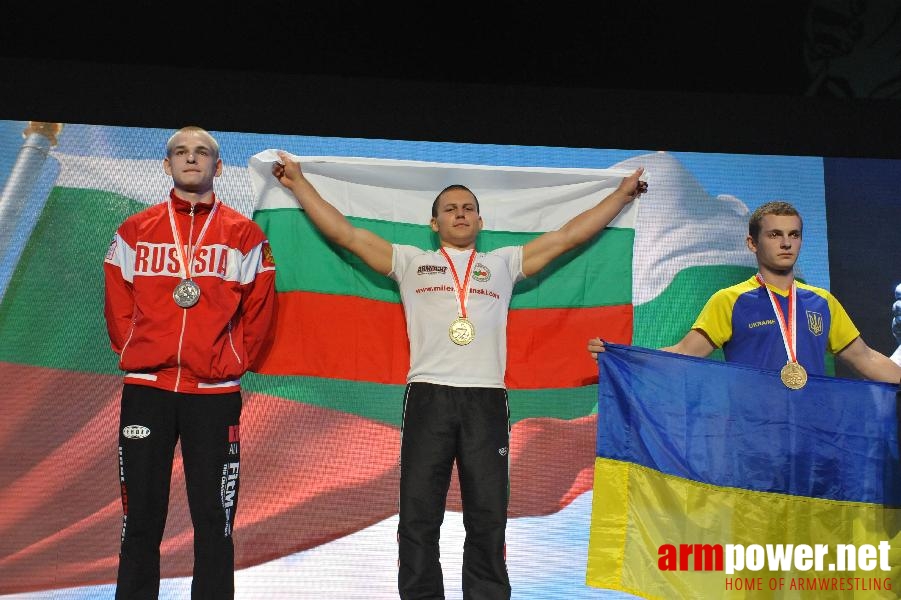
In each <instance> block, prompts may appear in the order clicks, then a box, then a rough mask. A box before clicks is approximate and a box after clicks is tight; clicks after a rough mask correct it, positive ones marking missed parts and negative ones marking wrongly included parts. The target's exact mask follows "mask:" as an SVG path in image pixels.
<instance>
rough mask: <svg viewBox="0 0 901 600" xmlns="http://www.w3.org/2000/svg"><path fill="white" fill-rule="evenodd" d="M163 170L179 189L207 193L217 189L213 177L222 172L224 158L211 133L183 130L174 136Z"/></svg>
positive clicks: (194, 192)
mask: <svg viewBox="0 0 901 600" xmlns="http://www.w3.org/2000/svg"><path fill="white" fill-rule="evenodd" d="M163 169H164V170H165V171H166V174H167V175H170V176H171V177H172V181H173V183H174V186H175V189H177V190H183V191H185V192H190V193H193V194H204V193H206V192H209V191H211V190H212V189H213V179H214V178H216V177H218V176H219V175H220V174H221V173H222V160H221V159H220V158H219V156H218V154H217V153H216V150H215V146H214V145H213V141H212V140H211V139H210V138H209V136H208V135H205V134H204V133H202V132H199V131H182V132H180V133H178V134H176V136H175V137H174V138H173V139H172V146H171V150H170V152H169V155H168V156H167V157H166V158H165V159H164V160H163Z"/></svg>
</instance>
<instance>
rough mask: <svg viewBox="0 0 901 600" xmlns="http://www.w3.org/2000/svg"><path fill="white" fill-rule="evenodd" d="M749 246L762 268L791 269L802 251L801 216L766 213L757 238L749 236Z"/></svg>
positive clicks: (777, 271)
mask: <svg viewBox="0 0 901 600" xmlns="http://www.w3.org/2000/svg"><path fill="white" fill-rule="evenodd" d="M748 248H749V249H750V250H751V252H753V253H754V254H756V255H757V264H758V265H759V266H760V268H761V269H765V270H768V271H772V272H775V273H787V272H789V271H791V270H792V269H793V268H794V266H795V262H797V260H798V254H800V252H801V218H800V217H798V216H797V215H764V216H763V218H762V219H761V220H760V233H759V234H758V235H757V239H756V240H755V239H754V238H752V237H751V236H748Z"/></svg>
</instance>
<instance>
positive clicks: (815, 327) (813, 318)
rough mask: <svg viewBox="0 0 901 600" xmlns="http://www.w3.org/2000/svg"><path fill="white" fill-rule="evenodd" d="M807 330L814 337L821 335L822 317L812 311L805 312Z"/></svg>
mask: <svg viewBox="0 0 901 600" xmlns="http://www.w3.org/2000/svg"><path fill="white" fill-rule="evenodd" d="M807 329H809V330H810V333H812V334H814V335H822V334H823V315H821V314H820V313H818V312H814V311H812V310H808V311H807Z"/></svg>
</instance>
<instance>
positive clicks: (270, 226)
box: [0, 125, 752, 598]
mask: <svg viewBox="0 0 901 600" xmlns="http://www.w3.org/2000/svg"><path fill="white" fill-rule="evenodd" d="M170 133H171V132H169V131H156V130H140V129H135V128H119V127H101V126H86V125H66V126H65V127H64V128H63V130H62V133H61V135H60V143H59V146H58V147H56V148H54V150H53V151H52V153H51V156H52V159H53V160H52V161H48V168H46V169H45V173H44V174H43V175H42V177H44V178H45V179H46V180H47V181H46V187H45V188H44V190H43V193H42V194H41V199H40V205H39V206H38V207H37V208H36V209H35V211H36V213H38V214H37V215H36V219H35V221H36V222H35V225H34V229H33V232H32V233H31V234H30V237H29V238H28V240H27V243H24V244H23V249H22V251H21V253H20V254H19V255H18V256H17V257H16V258H15V260H14V261H12V260H11V261H10V262H8V263H6V264H5V265H4V266H9V267H10V270H11V271H12V274H11V277H10V278H9V283H8V286H7V287H6V292H5V294H4V295H3V298H2V303H0V378H2V380H3V381H4V394H5V396H4V411H5V412H4V415H5V417H4V419H3V420H2V422H0V452H3V453H4V454H5V455H7V456H15V457H17V458H16V460H14V461H7V462H6V463H5V464H4V466H3V467H2V469H0V504H2V505H3V506H4V507H6V508H5V509H4V510H3V511H2V512H0V594H5V593H16V592H24V591H34V590H47V589H52V588H59V587H68V586H88V585H94V584H98V583H110V582H111V581H114V580H115V572H116V565H117V553H118V536H119V529H120V527H121V511H122V507H121V500H120V498H119V482H118V472H117V469H116V464H115V456H116V439H117V434H116V432H117V428H118V427H117V426H118V412H119V393H120V391H121V385H122V377H121V375H122V374H121V372H119V371H118V369H117V368H116V357H115V355H114V354H113V353H112V352H111V351H110V349H109V345H108V340H107V337H106V331H105V327H104V324H103V316H102V303H103V281H102V274H101V265H102V262H103V257H104V255H105V253H106V250H107V247H108V245H109V241H110V239H111V238H112V235H113V232H114V231H115V229H116V227H117V226H118V225H119V224H120V223H121V222H122V220H123V219H125V218H126V217H128V216H129V215H131V214H134V213H136V212H138V211H140V210H142V209H144V208H146V207H147V206H148V205H150V204H155V203H158V202H161V201H163V200H165V198H166V197H167V194H168V191H169V187H170V186H171V179H170V178H168V177H167V176H166V175H165V173H164V172H163V170H162V165H161V155H162V148H163V147H164V144H165V140H166V139H167V136H168V135H169V134H170ZM16 135H17V136H18V135H19V132H18V131H17V132H16ZM228 135H230V136H232V137H231V138H230V139H229V140H228V142H227V143H225V144H224V145H223V147H224V148H235V147H240V148H248V150H246V151H237V152H235V151H233V154H232V155H230V157H227V160H226V166H225V169H224V172H223V174H222V177H220V178H219V179H217V180H216V183H215V185H216V191H217V195H219V196H220V197H221V198H222V199H223V201H225V202H226V203H228V204H229V205H231V206H233V207H235V208H237V209H238V210H240V211H241V212H243V213H244V214H246V215H248V216H250V215H254V218H255V219H256V221H257V222H258V223H259V224H260V225H261V226H262V227H263V228H264V230H265V231H266V232H267V234H268V236H269V239H270V241H271V244H272V248H273V251H274V253H275V259H276V263H277V290H278V292H279V294H278V295H279V302H280V312H279V320H278V324H277V329H276V332H275V345H274V348H273V350H272V352H271V354H270V355H269V357H268V361H267V362H266V363H265V364H264V365H263V371H264V373H263V374H256V373H254V374H249V375H247V376H246V377H244V378H243V380H242V386H243V390H244V399H245V403H244V411H243V414H242V423H241V430H242V431H241V433H242V443H243V445H244V448H243V452H242V459H243V460H242V462H244V464H242V484H241V497H240V502H241V507H240V510H239V512H238V517H237V522H236V529H235V542H236V553H235V555H236V564H237V566H238V568H239V569H241V570H243V571H244V572H249V571H251V570H252V569H250V567H253V566H260V567H265V566H266V565H270V564H273V563H276V562H277V561H278V560H279V559H283V558H286V557H291V556H294V555H296V554H297V553H303V556H304V557H305V558H304V560H305V561H314V560H320V559H321V560H323V561H325V562H323V563H321V564H323V565H328V566H329V568H330V569H332V568H335V565H339V564H344V563H346V562H348V561H347V559H348V557H349V556H351V555H348V554H347V550H346V548H347V547H348V545H347V544H343V542H344V541H347V540H350V541H349V542H347V543H348V544H355V542H354V540H356V539H358V538H356V537H355V536H358V535H363V536H371V537H369V538H367V539H371V540H374V541H373V542H372V545H371V546H369V545H367V546H365V548H362V547H358V546H356V545H354V546H353V548H354V552H363V551H364V550H365V552H367V553H368V554H366V556H368V557H369V558H371V559H372V560H374V561H382V562H380V563H378V564H383V565H385V567H384V568H383V569H380V570H379V572H378V575H379V576H380V577H382V579H379V580H378V582H375V580H373V579H371V578H367V579H365V581H364V582H363V583H362V584H361V585H364V584H365V585H367V586H370V587H372V586H373V585H374V586H375V588H377V589H375V588H373V589H372V590H371V593H364V592H361V594H364V595H365V596H366V597H372V598H382V597H385V598H389V597H396V583H395V582H394V581H393V580H394V574H393V573H392V569H393V568H394V566H395V565H396V547H395V546H394V544H393V540H394V537H393V532H391V531H389V533H388V534H387V535H385V534H384V529H388V530H390V529H391V527H390V519H391V518H393V517H396V513H397V489H398V480H397V478H398V469H397V458H398V456H399V445H400V444H399V438H400V435H399V432H400V423H401V417H402V415H401V411H402V406H401V404H402V397H403V386H404V379H405V375H406V370H407V368H408V366H409V356H408V354H407V352H408V350H407V340H406V329H405V326H404V322H403V312H402V310H401V306H400V304H399V297H398V295H397V289H396V284H395V283H394V282H393V281H391V280H390V279H388V278H387V277H384V276H381V275H378V274H376V273H374V272H372V271H369V270H368V269H367V268H366V267H365V266H363V265H362V264H361V263H360V262H359V261H358V260H357V259H356V258H355V257H354V256H352V255H349V254H348V253H346V252H344V251H343V250H340V249H338V248H335V247H333V246H331V245H329V244H328V243H326V242H325V241H324V240H323V239H322V237H321V236H320V235H319V234H318V233H316V231H315V230H314V229H313V227H312V226H311V225H310V223H309V222H308V220H307V219H306V216H305V215H304V213H303V212H302V211H301V210H299V208H298V206H297V203H296V202H295V201H294V200H293V198H292V197H291V196H290V195H289V194H288V193H287V191H286V190H284V189H281V186H280V184H278V182H277V181H275V179H274V178H273V177H272V176H271V174H270V173H269V165H268V163H266V162H265V161H264V160H263V159H264V158H266V156H265V155H264V156H257V157H256V158H253V159H252V158H251V157H253V156H254V153H256V152H258V150H259V149H260V148H267V147H273V144H274V143H276V142H277V143H279V144H286V143H287V142H292V141H296V142H297V144H298V145H303V147H305V148H313V149H315V150H322V151H323V152H322V153H323V154H324V153H325V152H326V151H334V150H335V145H334V142H332V141H330V140H323V139H312V138H310V139H308V138H302V137H300V136H298V137H297V138H294V137H291V138H289V139H285V138H283V137H280V138H278V139H277V140H276V139H270V138H269V137H266V138H265V139H264V140H263V141H261V140H260V139H259V138H258V137H257V136H253V135H246V137H245V135H244V134H228ZM221 137H225V134H223V135H222V136H221ZM221 137H220V139H221ZM17 140H19V142H20V140H21V138H20V137H18V138H17ZM356 143H357V144H363V142H361V141H359V140H357V141H356ZM373 144H375V142H373ZM364 145H365V144H364ZM288 147H289V148H290V147H291V146H290V145H288ZM354 147H356V146H354ZM453 147H454V148H457V146H453ZM367 148H368V146H367ZM6 150H9V149H3V148H0V151H6ZM17 151H18V146H16V147H13V148H11V150H9V152H10V153H11V154H12V155H13V159H11V160H14V157H15V154H16V152H17ZM311 154H312V153H311ZM401 154H402V155H404V156H415V155H416V153H415V152H414V151H413V150H411V149H406V150H405V152H404V153H401ZM448 154H451V153H450V152H448ZM463 156H468V155H466V154H465V153H464V154H463ZM236 157H237V158H236ZM268 159H269V160H272V159H274V157H273V156H271V155H270V156H269V157H268ZM511 160H512V159H511ZM304 161H305V162H304V168H305V171H306V172H307V174H308V175H309V177H310V179H311V180H312V181H313V182H314V184H315V185H316V186H317V187H318V188H319V189H320V191H322V193H323V195H324V196H325V197H326V198H327V199H328V200H330V201H332V202H333V203H335V205H336V206H337V207H338V208H339V210H341V211H342V212H343V213H344V214H346V215H348V216H349V218H350V219H351V220H352V221H353V222H354V223H356V224H359V225H360V226H363V227H369V228H372V229H373V230H374V231H376V232H377V233H379V234H380V235H382V236H383V237H385V238H386V239H388V240H389V241H392V242H398V243H406V244H413V245H417V246H420V247H423V248H429V247H435V246H434V244H435V243H436V240H435V239H434V236H433V235H432V234H431V233H430V231H429V229H428V228H427V223H428V220H429V217H430V210H431V202H432V200H433V199H434V197H435V195H436V194H437V192H438V191H439V190H441V189H442V188H443V187H445V186H446V185H448V184H450V183H463V184H465V185H468V186H469V187H471V188H472V189H473V190H474V191H475V192H476V194H478V196H479V199H480V202H481V213H482V216H483V218H484V221H485V230H484V231H483V233H482V234H481V236H480V240H479V245H480V248H481V249H483V250H490V249H491V248H495V247H499V246H504V245H509V244H522V243H525V242H527V241H528V240H530V239H533V238H534V237H535V236H538V235H540V234H541V233H543V232H544V231H549V230H551V229H555V228H557V227H559V226H561V225H562V224H563V223H565V222H566V221H567V220H568V219H569V218H571V217H572V216H574V215H576V214H578V213H579V212H581V211H583V210H585V209H586V208H589V207H590V206H593V205H594V204H596V203H597V202H598V201H600V200H601V199H602V198H603V197H604V196H605V195H606V194H607V193H609V192H610V191H611V190H612V189H614V188H615V187H616V186H617V185H618V183H619V180H620V179H621V177H622V176H624V175H625V174H628V173H631V172H632V171H633V170H634V169H635V168H636V167H638V166H644V167H645V168H646V178H647V180H648V184H649V187H650V190H649V192H648V194H646V195H645V196H643V197H642V198H641V199H640V200H639V201H638V203H636V204H635V205H634V206H632V207H630V208H629V209H628V210H626V211H624V212H623V213H622V214H621V215H620V216H619V218H618V219H617V220H616V221H614V222H613V223H611V225H610V227H608V228H607V229H606V230H605V231H604V232H602V233H601V234H600V235H598V236H597V237H596V238H595V239H593V240H591V241H590V242H588V243H587V244H585V245H584V246H583V247H581V248H579V249H577V250H575V251H573V252H571V253H569V254H567V255H565V256H562V257H560V259H558V260H557V261H556V262H555V263H553V264H551V265H550V266H549V267H548V268H547V269H545V270H544V271H543V272H542V273H540V274H539V275H538V276H536V277H533V278H530V279H527V280H525V281H523V282H521V283H520V284H519V285H518V286H517V288H516V289H515V294H514V298H513V301H512V305H511V312H510V321H509V352H508V357H509V365H508V369H507V383H508V385H509V388H510V392H509V397H510V409H511V421H512V422H513V431H512V438H511V449H510V461H511V472H510V477H511V482H510V489H511V497H510V511H509V512H510V517H511V519H510V521H509V523H508V531H509V532H510V539H513V540H518V541H517V542H516V543H515V544H514V546H515V547H514V548H513V549H514V550H515V551H511V553H510V555H509V556H508V567H509V569H510V572H511V578H513V579H516V580H517V581H520V580H521V579H517V578H527V579H528V581H529V585H528V586H523V587H522V588H521V589H522V590H523V592H522V593H525V589H526V588H528V589H531V590H534V591H533V592H532V594H533V596H528V597H539V598H540V597H568V598H569V597H571V598H576V597H581V596H579V594H582V593H584V588H585V586H584V579H583V577H582V576H581V575H577V576H574V573H575V572H576V571H579V569H580V567H579V566H578V565H579V564H580V563H582V562H583V561H584V557H585V550H586V546H587V537H588V531H587V524H588V520H589V516H590V512H589V511H590V504H589V503H588V502H587V501H586V499H587V498H588V497H589V496H590V492H591V488H592V477H593V474H594V461H595V437H596V424H597V415H596V413H595V407H596V404H597V385H596V382H597V366H596V365H595V363H594V362H593V361H592V360H591V359H590V357H589V356H588V353H587V352H586V351H585V345H586V341H587V339H588V338H589V337H591V336H601V337H604V338H606V339H608V340H611V341H615V342H620V343H624V344H628V343H632V344H636V345H647V346H651V347H657V346H659V345H663V344H666V343H672V342H674V341H676V339H677V337H678V336H679V335H681V334H682V333H684V331H685V329H686V328H687V327H688V326H689V325H690V324H691V320H692V319H693V318H694V316H695V315H696V314H697V312H698V310H699V309H700V307H701V306H702V305H703V303H704V301H705V300H706V299H707V297H708V296H709V294H710V293H711V292H712V291H714V290H716V289H718V288H719V287H723V286H725V285H729V284H732V283H734V282H735V281H739V280H741V279H743V278H745V277H746V276H747V275H745V273H746V272H752V271H750V268H749V266H748V265H749V260H750V259H751V258H752V256H751V255H750V253H748V252H747V250H746V249H744V247H743V238H744V232H743V230H742V229H743V227H746V223H747V208H745V206H744V205H743V204H742V203H741V202H740V201H738V200H737V199H734V198H731V197H714V196H711V195H709V194H707V192H706V191H704V189H703V188H702V186H701V185H699V184H698V182H697V181H696V180H695V179H694V177H693V176H692V175H691V173H689V172H688V171H687V170H686V169H685V168H684V167H683V166H682V165H681V164H680V163H679V161H678V160H677V159H676V158H675V157H673V156H672V155H670V154H667V153H653V154H644V155H641V156H636V157H633V158H630V159H628V160H625V161H623V162H619V163H616V164H611V165H603V166H604V167H605V168H598V169H594V168H591V169H567V168H561V169H556V168H536V167H529V168H519V167H496V166H490V167H489V166H478V165H475V166H474V165H467V164H457V163H450V162H448V163H425V162H419V161H401V160H376V159H349V158H341V157H337V156H320V158H318V159H317V158H315V157H314V158H312V159H311V158H310V157H306V158H304ZM461 162H462V161H461ZM584 162H588V161H584ZM248 163H250V168H248ZM607 167H609V168H607ZM360 192H363V193H360ZM21 201H23V202H24V201H25V200H24V199H23V200H21ZM27 201H28V202H31V199H28V200H27ZM711 232H714V233H713V234H711ZM460 508H461V505H460V499H459V492H458V490H457V487H456V482H454V483H453V484H452V489H451V491H450V494H449V498H448V510H449V511H452V512H453V511H459V510H460ZM452 520H453V519H448V521H452ZM379 528H384V529H379ZM191 532H192V526H191V521H190V516H189V515H188V512H187V507H186V503H185V501H184V481H183V475H182V469H181V464H180V456H179V455H178V454H177V455H176V466H175V469H174V472H173V482H172V498H171V508H170V512H169V518H168V520H167V524H166V535H165V538H164V540H163V545H162V548H161V550H162V562H161V566H162V571H163V577H166V578H172V577H180V576H188V575H190V570H191V564H192V560H193V546H192V541H191V540H192V535H191ZM452 535H453V532H452ZM580 535H582V537H581V538H580V537H579V536H580ZM386 540H387V541H386ZM579 540H581V542H580V541H579ZM580 543H581V544H582V545H581V546H580V545H579V544H580ZM458 546H459V547H462V543H460V544H455V545H454V547H455V548H457V550H459V547H458ZM311 551H312V552H311ZM548 553H552V554H553V555H554V556H555V557H557V560H556V561H555V562H547V561H544V560H543V559H544V558H545V557H546V556H545V555H547V554H548ZM352 556H353V557H354V560H356V556H357V555H352ZM316 557H319V558H316ZM323 557H325V558H323ZM442 558H445V556H444V555H443V556H442ZM304 564H307V565H309V564H320V563H315V562H305V563H304ZM539 565H540V567H539ZM307 568H313V569H314V570H315V569H316V568H315V567H307ZM294 570H296V569H294ZM294 570H291V569H289V571H291V572H294ZM300 572H301V573H303V571H300ZM448 572H449V573H450V571H448ZM373 576H375V575H373ZM279 577H282V576H278V577H275V576H273V577H269V578H268V579H267V582H268V583H267V584H266V585H269V586H270V587H271V586H272V585H274V584H273V583H272V582H273V581H275V580H282V579H283V577H282V579H279ZM350 579H352V580H353V582H357V579H358V578H357V577H353V576H350ZM347 585H351V584H350V583H347ZM354 585H356V583H354ZM542 590H543V592H542ZM311 593H312V592H311ZM518 593H519V592H518ZM541 594H543V596H542V595H541ZM261 595H263V594H261ZM88 596H90V594H88ZM361 597H362V596H361Z"/></svg>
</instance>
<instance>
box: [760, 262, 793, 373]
mask: <svg viewBox="0 0 901 600" xmlns="http://www.w3.org/2000/svg"><path fill="white" fill-rule="evenodd" d="M754 277H756V278H757V282H758V283H759V284H760V285H761V286H763V289H765V290H766V293H767V297H769V299H770V304H772V305H773V312H775V313H776V320H777V321H778V322H779V331H780V333H781V334H782V343H783V344H784V345H785V353H786V354H787V355H788V360H789V362H793V363H797V362H798V356H797V336H796V335H795V334H796V332H797V327H796V322H797V319H796V318H795V306H796V305H797V295H796V292H795V289H796V288H795V282H794V281H792V284H791V287H790V288H789V289H788V318H787V319H786V317H785V314H784V313H783V312H782V307H781V306H779V302H778V301H777V300H776V294H775V293H774V292H773V290H771V289H770V288H768V287H767V286H766V283H765V282H764V281H763V278H762V277H761V276H760V273H757V274H756V275H755V276H754Z"/></svg>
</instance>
